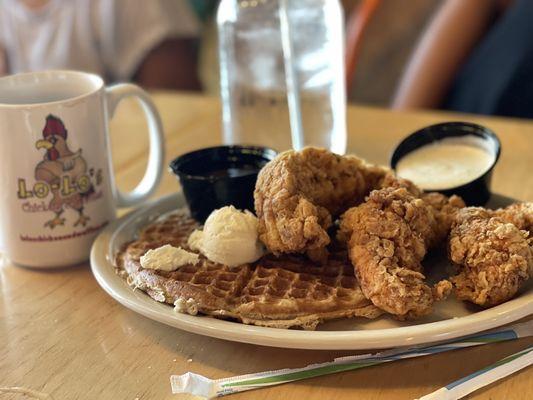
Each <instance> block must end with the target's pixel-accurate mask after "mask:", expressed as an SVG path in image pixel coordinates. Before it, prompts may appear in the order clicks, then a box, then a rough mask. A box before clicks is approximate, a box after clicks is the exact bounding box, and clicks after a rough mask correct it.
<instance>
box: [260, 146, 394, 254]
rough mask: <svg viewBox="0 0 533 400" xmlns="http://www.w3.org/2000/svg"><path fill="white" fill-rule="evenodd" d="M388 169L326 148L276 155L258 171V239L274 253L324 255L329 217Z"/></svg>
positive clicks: (372, 185)
mask: <svg viewBox="0 0 533 400" xmlns="http://www.w3.org/2000/svg"><path fill="white" fill-rule="evenodd" d="M388 173H391V172H390V171H389V170H387V169H385V168H381V167H376V166H372V165H369V164H367V163H365V162H364V161H363V160H360V159H359V158H357V157H355V156H339V155H336V154H333V153H331V152H329V151H327V150H325V149H317V148H312V147H309V148H305V149H303V150H302V151H300V152H297V151H293V150H289V151H286V152H284V153H282V154H280V155H278V156H277V157H276V158H275V159H274V160H272V161H271V162H269V163H268V164H267V165H266V166H265V167H264V168H263V169H262V170H261V171H260V172H259V176H258V179H257V184H256V187H255V193H254V198H255V211H256V213H257V216H258V218H259V238H260V240H261V241H262V242H263V243H264V244H265V245H266V247H267V248H268V249H269V250H270V251H271V252H273V253H274V254H276V255H279V254H281V253H306V254H307V255H308V256H309V257H310V258H312V259H314V260H321V259H324V256H326V257H327V252H326V250H325V248H326V246H327V245H328V244H329V243H330V237H329V235H328V232H327V230H328V228H330V227H331V226H332V223H333V221H334V219H335V218H336V217H338V216H339V215H340V214H341V213H342V212H344V211H346V210H347V209H348V208H349V207H352V206H354V205H356V204H359V203H361V202H362V201H363V200H364V197H365V196H366V195H367V194H368V193H369V191H370V190H372V189H374V188H376V187H378V186H379V185H380V182H381V181H382V180H383V178H384V177H385V176H386V175H387V174H388Z"/></svg>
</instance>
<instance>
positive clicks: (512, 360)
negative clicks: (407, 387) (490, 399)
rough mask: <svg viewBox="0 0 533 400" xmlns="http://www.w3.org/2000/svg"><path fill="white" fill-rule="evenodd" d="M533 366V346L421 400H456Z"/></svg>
mask: <svg viewBox="0 0 533 400" xmlns="http://www.w3.org/2000/svg"><path fill="white" fill-rule="evenodd" d="M531 364H533V346H529V347H528V348H527V349H525V350H522V351H520V352H518V353H515V354H512V355H510V356H507V357H505V358H502V359H501V360H500V361H497V362H495V363H494V364H492V365H489V366H488V367H486V368H483V369H480V370H479V371H476V372H474V373H473V374H470V375H468V376H465V377H464V378H461V379H458V380H456V381H455V382H452V383H450V384H449V385H446V386H444V387H442V388H440V389H438V390H436V391H434V392H433V393H430V394H427V395H425V396H423V397H421V398H420V399H419V400H456V399H460V398H462V397H464V396H466V395H467V394H470V393H472V392H475V391H476V390H479V389H481V388H482V387H484V386H487V385H490V384H491V383H493V382H496V381H497V380H500V379H502V378H505V377H506V376H508V375H511V374H512V373H515V372H516V371H519V370H521V369H523V368H526V367H529V366H530V365H531Z"/></svg>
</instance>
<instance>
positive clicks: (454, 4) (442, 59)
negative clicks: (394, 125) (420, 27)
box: [392, 0, 501, 109]
mask: <svg viewBox="0 0 533 400" xmlns="http://www.w3.org/2000/svg"><path fill="white" fill-rule="evenodd" d="M500 6H501V2H500V1H497V0H468V1H465V0H446V2H445V3H444V4H443V5H442V6H441V8H440V9H439V10H438V12H437V14H436V15H435V17H434V19H433V20H432V21H431V23H430V25H429V27H428V29H427V30H426V32H425V33H424V35H423V36H422V39H421V40H420V42H419V44H418V46H417V48H416V50H415V52H414V54H413V56H412V58H411V60H410V62H409V64H408V66H407V69H406V70H405V72H404V74H403V76H402V78H401V80H400V85H399V88H398V91H397V93H396V96H395V98H394V100H393V104H392V107H393V108H396V109H409V108H435V107H438V106H440V105H441V103H442V101H443V99H444V96H445V95H446V93H447V91H448V89H449V87H450V85H451V84H452V82H453V79H454V77H455V75H456V73H457V72H458V70H459V68H460V67H461V65H462V64H463V62H464V61H465V60H466V58H467V56H468V54H469V53H470V52H471V51H472V49H473V48H474V47H475V45H476V44H477V43H478V42H479V41H480V39H481V38H482V37H483V35H484V34H485V33H486V31H487V30H488V28H489V26H490V24H491V22H492V21H493V18H494V17H495V14H496V12H497V11H498V10H499V8H500Z"/></svg>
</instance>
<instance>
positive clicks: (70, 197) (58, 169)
mask: <svg viewBox="0 0 533 400" xmlns="http://www.w3.org/2000/svg"><path fill="white" fill-rule="evenodd" d="M67 133H68V132H67V130H66V129H65V125H64V124H63V121H61V119H59V118H58V117H56V116H54V115H48V116H47V117H46V124H45V126H44V128H43V139H41V140H38V141H37V143H35V146H36V147H37V149H45V150H46V154H45V155H44V160H43V161H41V162H39V164H37V166H36V167H35V179H37V180H38V181H44V182H46V183H48V185H49V187H50V191H51V192H52V195H53V197H52V200H51V201H50V203H49V205H48V209H49V210H50V211H53V212H54V213H55V214H56V215H55V217H54V218H53V219H51V220H50V221H48V222H46V223H45V224H44V225H45V227H49V228H50V229H54V228H55V227H56V226H59V225H64V224H65V218H61V214H63V212H64V211H65V208H71V209H73V210H76V211H77V212H78V214H79V217H78V220H77V221H76V222H75V223H74V226H78V225H81V226H85V225H86V224H87V222H88V221H89V217H88V216H86V215H84V214H83V206H84V202H85V200H86V198H87V196H88V195H89V194H90V193H91V191H93V190H94V189H93V188H92V185H91V187H90V188H89V190H86V191H85V192H84V193H82V192H80V191H79V190H78V188H76V187H75V186H73V185H75V184H76V182H78V178H79V177H80V176H82V175H84V174H85V173H86V171H87V163H86V162H85V160H84V158H83V157H82V156H81V149H79V150H78V151H77V152H72V151H71V150H70V149H69V147H68V145H67ZM65 185H68V187H67V190H66V189H65ZM73 188H75V189H73Z"/></svg>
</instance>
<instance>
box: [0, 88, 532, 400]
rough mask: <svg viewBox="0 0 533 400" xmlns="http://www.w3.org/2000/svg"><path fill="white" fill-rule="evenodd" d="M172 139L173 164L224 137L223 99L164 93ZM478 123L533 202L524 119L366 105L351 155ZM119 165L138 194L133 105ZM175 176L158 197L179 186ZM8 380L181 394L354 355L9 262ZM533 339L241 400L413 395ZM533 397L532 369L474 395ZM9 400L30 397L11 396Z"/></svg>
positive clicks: (58, 387) (96, 390)
mask: <svg viewBox="0 0 533 400" xmlns="http://www.w3.org/2000/svg"><path fill="white" fill-rule="evenodd" d="M154 99H155V102H156V104H157V106H158V107H159V110H160V112H161V115H162V118H163V122H164V126H165V131H166V136H167V141H166V143H167V161H168V160H170V159H171V158H173V157H174V156H176V155H178V154H181V153H184V152H186V151H189V150H192V149H196V148H200V147H204V146H209V145H215V144H218V143H220V140H221V139H220V105H219V103H218V101H217V100H216V99H211V98H206V97H201V96H192V95H183V94H177V93H157V94H155V95H154ZM446 120H448V121H449V120H469V121H473V122H479V123H481V124H484V125H486V126H488V127H490V128H492V129H493V130H494V131H495V132H497V133H498V135H499V136H500V138H501V141H502V144H503V154H502V157H501V160H500V162H499V165H498V167H497V168H496V171H495V174H494V185H493V186H494V189H495V190H496V191H498V192H500V193H502V194H505V195H507V196H512V197H515V198H518V199H521V200H529V201H531V200H533V174H532V171H533V123H532V122H524V121H520V120H511V119H499V118H482V117H471V116H465V115H450V114H442V113H435V112H431V113H429V112H412V113H399V112H391V111H386V110H382V109H375V108H367V107H356V106H353V107H350V108H349V110H348V127H349V132H350V135H349V145H348V147H349V152H353V153H356V154H358V155H360V156H362V157H364V158H366V159H368V160H369V161H372V162H377V163H387V160H388V157H389V155H390V152H391V150H392V148H393V146H394V144H395V143H397V142H398V141H399V140H400V139H401V138H402V137H403V136H405V135H407V134H408V133H410V132H412V131H414V130H416V129H418V128H420V127H422V126H425V125H428V124H431V123H436V122H439V121H446ZM111 129H112V147H113V156H114V165H115V172H116V175H117V181H118V184H119V185H120V187H121V188H123V189H130V188H132V187H133V185H134V184H135V183H136V182H137V180H138V179H139V177H140V176H141V175H142V172H143V171H144V166H145V162H146V153H147V151H146V146H147V139H146V137H145V133H144V129H145V124H144V122H143V118H142V116H141V114H140V113H139V112H138V109H137V105H136V104H134V103H125V104H124V105H122V106H121V108H120V110H119V112H118V115H117V116H116V118H115V120H114V121H113V122H112V124H111ZM177 188H178V187H177V184H176V182H175V180H174V178H173V177H171V176H170V175H169V174H165V177H164V180H163V184H162V185H161V187H160V189H159V190H158V193H157V195H158V196H159V195H163V194H167V193H171V192H173V191H176V190H177ZM0 290H1V296H0V386H3V387H6V386H23V387H27V388H31V389H35V390H38V391H42V392H44V393H48V394H50V395H51V396H53V398H54V399H56V400H58V399H65V400H67V399H68V400H73V399H130V400H133V399H171V398H191V397H190V396H185V395H182V396H181V397H180V396H172V395H171V393H170V384H169V376H170V375H171V374H181V373H184V372H187V371H192V372H196V373H199V374H204V375H207V376H209V377H212V378H221V377H227V376H231V375H237V374H244V373H250V372H255V371H264V370H272V369H279V368H285V367H298V366H303V365H307V364H310V363H316V362H324V361H328V360H331V359H333V358H334V357H338V356H341V355H347V354H353V353H354V352H343V351H303V350H286V349H274V348H267V347H259V346H252V345H247V344H239V343H232V342H227V341H223V340H218V339H212V338H208V337H202V336H197V335H193V334H190V333H187V332H182V331H180V330H178V329H175V328H171V327H168V326H165V325H162V324H160V323H157V322H154V321H151V320H149V319H147V318H144V317H141V316H139V315H137V314H135V313H134V312H132V311H129V310H128V309H126V308H125V307H123V306H121V305H120V304H118V303H117V302H115V301H114V300H113V299H112V298H111V297H109V296H108V295H107V294H106V293H105V292H104V291H103V290H102V289H101V288H100V287H99V286H98V285H97V283H96V281H95V280H94V278H93V276H92V274H91V271H90V268H89V265H88V264H85V265H81V266H78V267H73V268H67V269H61V270H56V271H38V270H30V269H24V268H19V267H15V266H12V265H10V264H9V262H8V261H7V260H4V261H3V262H2V265H1V266H0ZM531 344H533V339H523V340H519V341H513V342H510V343H502V344H495V345H487V346H483V347H479V348H472V349H466V350H461V351H455V352H450V353H447V354H441V355H436V356H429V357H424V358H420V359H413V360H406V361H401V362H396V363H391V364H388V365H383V366H378V367H373V368H367V369H364V370H359V371H353V372H345V373H340V374H336V375H330V376H325V377H320V378H315V379H310V380H306V381H300V382H296V383H292V384H287V385H282V386H277V387H272V388H270V389H264V390H259V391H254V392H245V393H241V394H238V395H234V396H233V398H235V399H238V398H242V399H249V398H253V399H269V400H270V399H302V398H305V399H307V400H312V399H321V400H323V399H327V398H335V399H348V398H350V399H412V398H415V397H419V396H422V395H424V394H427V393H429V392H431V391H433V390H435V389H436V388H438V387H441V386H443V385H445V384H447V383H449V382H452V381H454V380H456V379H458V378H461V377H463V376H465V375H467V374H469V373H471V372H473V371H476V370H478V369H480V368H482V367H484V366H487V365H489V364H491V363H492V362H494V361H496V360H498V359H500V358H502V357H504V356H506V355H509V354H511V353H514V352H516V351H519V350H521V349H524V348H525V347H526V346H528V345H531ZM528 393H529V395H531V393H533V370H532V369H531V368H529V369H525V370H522V371H521V372H519V373H517V374H515V375H513V376H511V377H509V378H506V379H504V380H502V381H500V382H498V383H496V384H494V385H491V386H490V387H488V388H486V389H483V390H481V391H479V392H477V393H476V394H475V396H473V397H472V398H478V399H486V398H494V399H503V398H505V399H525V398H527V394H528ZM0 398H1V399H15V398H17V399H18V398H22V396H21V395H12V394H2V393H1V392H0Z"/></svg>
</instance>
